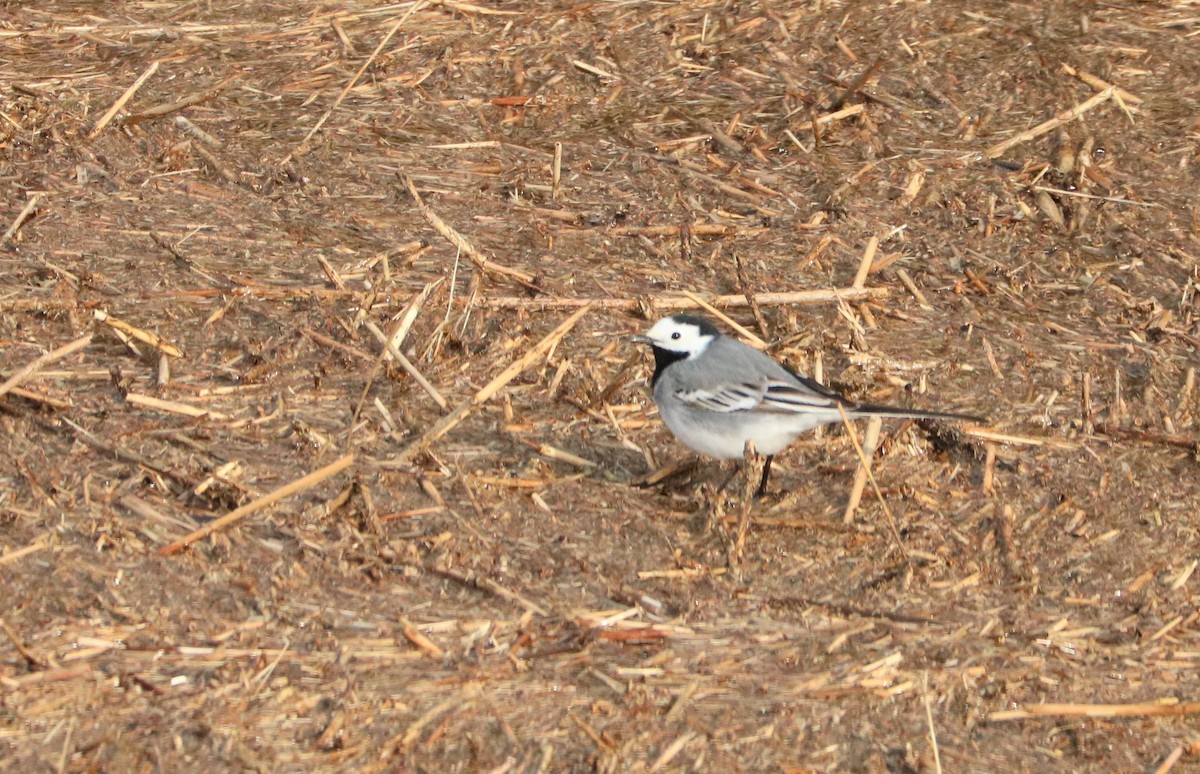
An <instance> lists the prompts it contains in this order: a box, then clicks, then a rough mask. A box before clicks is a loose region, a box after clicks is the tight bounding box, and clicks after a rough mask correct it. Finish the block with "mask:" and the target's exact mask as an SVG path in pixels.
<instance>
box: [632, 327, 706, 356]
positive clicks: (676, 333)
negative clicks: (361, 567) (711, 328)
mask: <svg viewBox="0 0 1200 774" xmlns="http://www.w3.org/2000/svg"><path fill="white" fill-rule="evenodd" d="M646 338H647V339H649V340H650V343H651V344H653V345H654V346H656V347H658V348H660V349H665V350H668V351H670V352H681V353H686V354H687V356H688V357H695V356H696V355H699V354H700V353H701V352H703V351H704V348H705V347H707V346H708V345H709V343H710V342H711V341H712V340H713V337H712V336H710V335H707V334H704V333H701V332H700V326H698V325H693V324H691V323H681V322H679V321H677V320H675V319H674V318H672V317H666V318H663V319H662V320H659V321H658V322H656V323H655V324H654V327H652V328H651V329H650V330H649V331H647V332H646Z"/></svg>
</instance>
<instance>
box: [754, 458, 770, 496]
mask: <svg viewBox="0 0 1200 774" xmlns="http://www.w3.org/2000/svg"><path fill="white" fill-rule="evenodd" d="M773 459H775V455H773V454H768V455H767V458H766V459H765V460H763V472H762V480H761V481H759V482H758V489H757V490H756V491H755V492H754V499H756V500H757V499H758V498H760V497H762V496H763V495H765V494H766V493H767V479H768V478H770V477H771V460H773Z"/></svg>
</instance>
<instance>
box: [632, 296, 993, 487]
mask: <svg viewBox="0 0 1200 774" xmlns="http://www.w3.org/2000/svg"><path fill="white" fill-rule="evenodd" d="M633 340H634V341H635V342H637V343H639V344H649V345H650V346H651V347H653V348H654V379H653V381H652V385H653V388H654V402H655V403H656V404H657V405H658V412H659V414H660V415H661V416H662V420H663V422H664V423H665V424H666V425H667V428H668V429H669V430H670V431H671V432H672V433H673V434H674V435H675V437H676V438H678V439H679V440H680V441H681V442H683V444H684V445H685V446H688V447H690V448H691V449H693V450H695V451H697V452H700V453H701V454H705V455H708V456H709V457H716V458H717V459H724V460H728V459H741V458H742V456H743V455H744V454H745V448H746V442H747V441H753V442H754V448H755V449H756V450H757V451H758V452H759V453H760V454H763V455H765V456H766V462H765V464H764V465H763V474H762V481H761V482H760V483H759V487H758V492H757V495H758V496H761V495H762V494H763V493H764V492H766V489H767V478H768V477H769V476H770V474H771V460H772V458H773V457H774V455H776V454H778V453H779V452H781V451H783V449H785V448H786V447H787V446H789V445H790V444H791V443H792V441H794V440H796V438H797V437H798V436H799V435H800V434H801V433H805V432H807V431H809V430H811V429H813V428H814V427H817V426H818V425H824V424H828V423H831V422H837V421H839V420H841V418H842V414H841V411H839V408H841V409H842V410H844V411H845V412H846V414H847V416H849V417H851V418H857V417H870V416H887V417H905V418H912V419H960V420H969V421H983V420H982V419H981V418H980V417H974V416H968V415H966V414H949V413H946V412H941V411H920V410H917V409H906V408H898V407H893V406H875V405H870V404H866V403H855V402H854V401H852V400H850V399H848V398H845V397H843V396H841V395H839V394H838V393H836V392H834V391H833V390H830V389H829V388H828V387H825V386H824V385H822V384H820V383H819V382H816V381H814V380H812V379H809V378H808V377H806V376H802V375H800V374H798V373H796V372H795V371H793V370H792V369H790V368H788V367H787V366H785V365H783V364H781V363H779V362H777V361H775V360H774V359H772V358H771V356H770V355H767V354H766V353H764V352H760V351H759V350H757V349H755V348H754V347H751V346H750V345H748V344H743V343H742V342H740V341H738V340H737V339H734V338H730V337H729V336H726V335H724V334H722V333H721V331H719V330H717V328H716V326H714V325H713V324H712V323H711V322H709V321H708V320H706V319H704V318H703V317H698V316H695V315H690V314H677V315H674V316H672V317H664V318H663V319H661V320H659V321H658V322H657V323H655V324H654V326H653V327H652V328H651V329H650V330H649V331H647V332H646V333H645V335H641V336H634V337H633Z"/></svg>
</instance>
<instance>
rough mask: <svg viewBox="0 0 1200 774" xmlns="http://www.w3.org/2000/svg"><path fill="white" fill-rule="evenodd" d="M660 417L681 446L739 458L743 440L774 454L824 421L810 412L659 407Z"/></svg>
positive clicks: (720, 455) (741, 454) (741, 453)
mask: <svg viewBox="0 0 1200 774" xmlns="http://www.w3.org/2000/svg"><path fill="white" fill-rule="evenodd" d="M662 418H663V422H664V423H665V424H666V426H667V429H669V430H670V431H671V432H672V433H674V434H675V437H676V438H678V439H679V440H680V441H681V442H682V443H683V444H684V445H685V446H688V447H689V448H691V449H692V450H694V451H697V452H700V453H701V454H705V455H707V456H709V457H715V458H717V459H723V460H729V459H741V458H742V456H743V455H744V453H745V449H746V442H747V441H753V442H754V448H755V449H756V450H757V451H758V452H759V454H765V455H768V456H770V455H773V454H778V453H779V452H781V451H783V450H784V449H786V448H787V447H788V446H789V445H791V443H792V442H793V441H795V440H796V438H797V436H799V435H801V434H802V433H805V432H807V431H808V430H811V429H812V428H814V427H816V426H817V425H819V424H824V423H825V422H826V421H828V420H825V419H823V418H822V417H819V416H814V415H806V416H797V415H790V416H789V415H786V414H783V415H780V414H755V413H750V412H738V413H734V414H721V413H717V412H712V411H696V410H692V409H686V408H684V409H680V410H673V411H662Z"/></svg>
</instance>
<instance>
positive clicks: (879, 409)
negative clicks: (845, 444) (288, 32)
mask: <svg viewBox="0 0 1200 774" xmlns="http://www.w3.org/2000/svg"><path fill="white" fill-rule="evenodd" d="M846 413H847V414H849V415H850V416H851V417H897V418H901V419H947V420H954V421H958V422H980V423H986V422H987V421H988V419H987V417H980V416H975V415H974V414H955V413H953V412H950V411H922V410H921V409H907V408H900V407H899V406H876V405H874V404H871V403H853V404H850V405H848V406H846Z"/></svg>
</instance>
